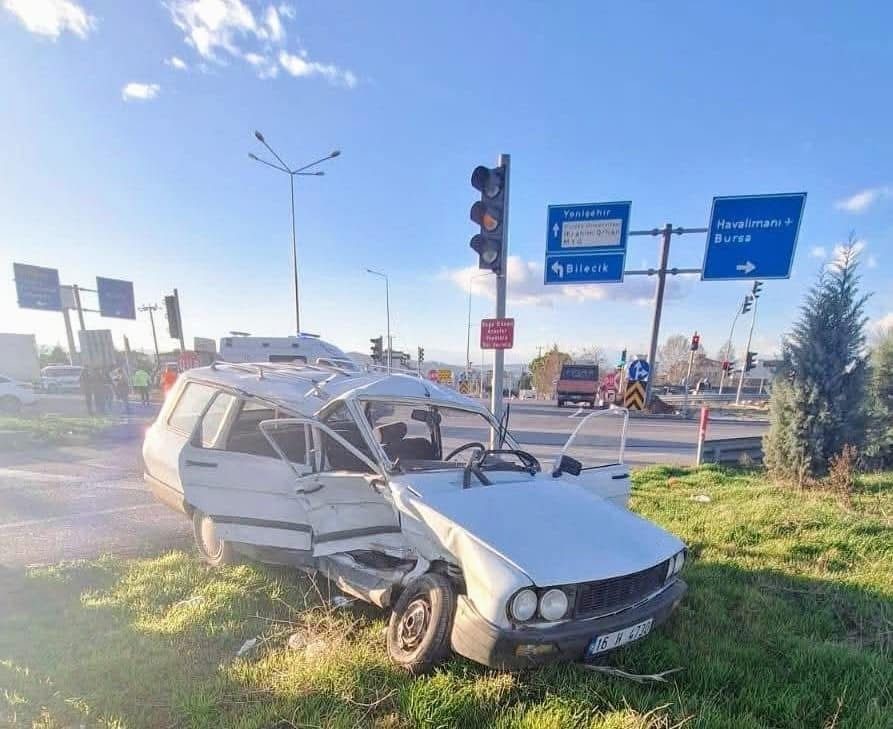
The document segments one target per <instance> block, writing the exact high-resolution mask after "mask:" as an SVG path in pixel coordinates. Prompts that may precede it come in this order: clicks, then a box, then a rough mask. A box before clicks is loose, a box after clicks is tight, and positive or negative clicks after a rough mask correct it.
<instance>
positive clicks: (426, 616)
mask: <svg viewBox="0 0 893 729" xmlns="http://www.w3.org/2000/svg"><path fill="white" fill-rule="evenodd" d="M455 613H456V591H455V589H454V588H453V583H451V582H450V581H449V580H448V579H447V578H446V577H444V576H443V575H439V574H437V573H435V572H429V573H428V574H425V575H422V576H421V577H419V578H418V579H415V580H413V581H412V582H411V583H409V585H408V586H407V587H406V589H404V590H403V592H402V593H400V597H399V598H398V599H397V602H396V603H395V605H394V609H393V611H392V612H391V619H390V622H389V623H388V638H387V644H388V655H389V656H390V658H391V660H392V661H393V662H394V663H396V664H397V665H398V666H400V667H401V668H403V669H404V670H406V671H408V672H409V673H411V674H413V675H418V674H421V673H426V672H428V671H430V670H431V669H432V668H434V666H436V665H437V664H438V663H440V661H442V660H444V659H445V658H447V657H448V656H449V654H450V632H451V631H452V629H453V616H454V615H455Z"/></svg>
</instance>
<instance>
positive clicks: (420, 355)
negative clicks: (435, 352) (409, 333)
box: [417, 347, 425, 367]
mask: <svg viewBox="0 0 893 729" xmlns="http://www.w3.org/2000/svg"><path fill="white" fill-rule="evenodd" d="M417 359H418V361H419V367H421V366H422V362H424V361H425V348H424V347H419V351H418V357H417Z"/></svg>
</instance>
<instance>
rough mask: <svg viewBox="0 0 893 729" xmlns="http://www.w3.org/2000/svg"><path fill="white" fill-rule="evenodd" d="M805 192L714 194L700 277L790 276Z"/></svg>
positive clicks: (709, 278) (721, 279)
mask: <svg viewBox="0 0 893 729" xmlns="http://www.w3.org/2000/svg"><path fill="white" fill-rule="evenodd" d="M805 204H806V193H805V192H797V193H790V194H781V195H742V196H736V197H715V198H713V209H712V211H711V213H710V225H709V227H708V229H707V247H706V249H705V251H704V266H703V271H702V272H701V280H702V281H729V280H735V279H756V278H790V277H791V266H792V264H793V262H794V250H795V249H796V247H797V234H798V233H799V232H800V219H801V218H802V217H803V207H804V205H805Z"/></svg>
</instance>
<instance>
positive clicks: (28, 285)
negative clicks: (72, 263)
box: [12, 263, 62, 311]
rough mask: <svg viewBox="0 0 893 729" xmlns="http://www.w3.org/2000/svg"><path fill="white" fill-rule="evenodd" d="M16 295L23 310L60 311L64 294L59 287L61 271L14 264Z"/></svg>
mask: <svg viewBox="0 0 893 729" xmlns="http://www.w3.org/2000/svg"><path fill="white" fill-rule="evenodd" d="M12 270H13V275H14V276H15V282H16V295H17V297H18V300H19V306H20V307H22V308H23V309H44V310H45V311H60V310H61V309H62V298H61V297H62V294H61V290H60V287H59V271H58V270H57V269H55V268H44V267H43V266H30V265H28V264H26V263H13V264H12Z"/></svg>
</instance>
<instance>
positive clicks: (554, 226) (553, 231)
mask: <svg viewBox="0 0 893 729" xmlns="http://www.w3.org/2000/svg"><path fill="white" fill-rule="evenodd" d="M560 231H561V228H559V227H558V223H555V225H553V226H552V235H554V236H555V237H556V238H557V237H558V233H559V232H560Z"/></svg>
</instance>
